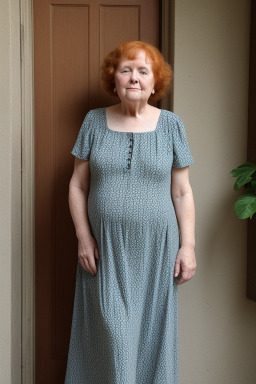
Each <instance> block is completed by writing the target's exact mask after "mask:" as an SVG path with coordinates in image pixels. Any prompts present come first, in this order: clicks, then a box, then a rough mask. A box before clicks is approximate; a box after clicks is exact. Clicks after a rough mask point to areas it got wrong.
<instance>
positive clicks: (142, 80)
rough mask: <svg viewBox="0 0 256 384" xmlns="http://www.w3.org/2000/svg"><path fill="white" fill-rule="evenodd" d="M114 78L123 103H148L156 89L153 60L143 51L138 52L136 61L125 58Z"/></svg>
mask: <svg viewBox="0 0 256 384" xmlns="http://www.w3.org/2000/svg"><path fill="white" fill-rule="evenodd" d="M146 61H147V62H146ZM114 78H115V86H116V90H117V94H118V96H119V98H120V100H121V101H123V102H125V101H129V102H131V101H134V102H136V101H138V102H140V101H143V102H146V101H147V100H148V99H149V97H150V95H151V93H152V90H153V88H154V74H153V72H152V67H151V60H150V59H147V58H146V54H145V52H144V51H143V50H139V51H138V52H137V54H136V57H135V59H134V60H129V59H127V58H125V57H123V58H122V59H121V60H120V62H119V65H118V67H117V69H116V72H115V76H114Z"/></svg>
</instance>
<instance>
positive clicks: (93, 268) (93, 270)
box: [84, 259, 97, 275]
mask: <svg viewBox="0 0 256 384" xmlns="http://www.w3.org/2000/svg"><path fill="white" fill-rule="evenodd" d="M84 264H85V266H86V270H87V271H88V272H90V273H91V274H92V275H96V273H97V270H96V265H95V260H91V259H84ZM93 264H94V265H93Z"/></svg>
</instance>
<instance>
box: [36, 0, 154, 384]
mask: <svg viewBox="0 0 256 384" xmlns="http://www.w3.org/2000/svg"><path fill="white" fill-rule="evenodd" d="M33 12H34V14H33V17H34V96H35V99H34V116H35V196H36V206H35V212H36V216H35V283H36V287H35V292H36V298H35V299H36V302H35V306H36V312H35V321H36V334H35V340H36V384H58V383H61V384H63V382H64V377H65V370H66V362H67V354H68V346H69V337H70V329H71V321H72V312H73V301H74V292H75V274H76V265H77V239H76V236H75V228H74V225H73V222H72V219H71V215H70V212H69V207H68V185H69V180H70V178H71V175H72V171H73V166H74V157H73V156H72V155H71V153H70V151H71V149H72V148H73V145H74V143H75V140H76V137H77V134H78V131H79V129H80V127H81V124H82V122H83V119H84V116H85V115H86V113H87V112H88V111H89V110H90V109H92V108H97V107H101V106H107V105H111V104H116V103H118V102H119V100H118V99H117V98H114V97H110V96H108V95H107V94H106V92H105V91H104V90H103V89H102V88H101V81H100V71H99V68H100V64H101V62H102V60H103V58H104V56H105V55H106V54H107V53H108V52H109V51H110V50H112V49H113V48H114V47H115V46H116V45H118V44H119V43H120V42H122V41H127V40H144V41H147V42H150V43H152V44H154V45H156V46H159V1H156V0H150V1H149V0H140V1H138V0H137V1H136V0H134V1H125V2H123V1H115V0H110V1H105V0H102V1H83V0H76V1H71V0H69V1H67V0H61V1H60V0H55V1H54V2H53V1H51V0H34V3H33ZM113 21H114V22H113Z"/></svg>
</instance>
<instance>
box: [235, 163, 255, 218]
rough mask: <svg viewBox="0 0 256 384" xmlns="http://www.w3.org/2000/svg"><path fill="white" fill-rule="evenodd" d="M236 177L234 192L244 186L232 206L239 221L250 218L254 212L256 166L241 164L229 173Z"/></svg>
mask: <svg viewBox="0 0 256 384" xmlns="http://www.w3.org/2000/svg"><path fill="white" fill-rule="evenodd" d="M231 175H232V176H233V177H237V179H236V182H235V185H234V190H235V191H237V190H238V189H239V188H240V187H242V186H244V188H245V192H244V193H243V194H242V195H241V196H239V198H238V199H237V201H236V202H235V204H234V209H235V212H236V215H237V216H238V217H239V219H247V218H249V217H250V219H251V218H252V216H253V214H254V213H255V212H256V164H253V163H249V162H247V163H243V164H241V165H239V166H238V167H237V168H235V169H233V170H232V171H231Z"/></svg>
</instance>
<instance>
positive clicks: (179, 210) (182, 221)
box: [173, 190, 195, 248]
mask: <svg viewBox="0 0 256 384" xmlns="http://www.w3.org/2000/svg"><path fill="white" fill-rule="evenodd" d="M173 205H174V208H175V212H176V216H177V220H178V224H179V229H180V238H181V246H188V247H192V248H194V247H195V204H194V198H193V193H192V190H191V192H187V193H185V194H184V195H181V196H179V197H175V198H173Z"/></svg>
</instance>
